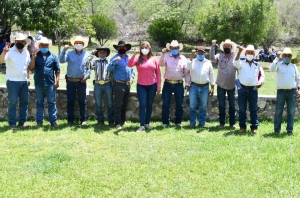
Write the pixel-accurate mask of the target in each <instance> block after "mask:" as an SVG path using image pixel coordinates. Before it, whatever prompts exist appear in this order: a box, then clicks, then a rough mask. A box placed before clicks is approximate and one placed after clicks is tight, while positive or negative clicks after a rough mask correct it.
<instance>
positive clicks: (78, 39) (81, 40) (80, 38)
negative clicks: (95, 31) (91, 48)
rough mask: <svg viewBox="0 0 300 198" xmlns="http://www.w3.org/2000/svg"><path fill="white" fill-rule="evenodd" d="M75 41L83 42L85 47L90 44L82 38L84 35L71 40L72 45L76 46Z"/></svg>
mask: <svg viewBox="0 0 300 198" xmlns="http://www.w3.org/2000/svg"><path fill="white" fill-rule="evenodd" d="M75 41H80V42H83V48H86V47H87V46H88V41H87V40H86V39H84V38H82V36H76V37H75V39H71V41H70V43H71V45H73V46H75V45H74V43H75Z"/></svg>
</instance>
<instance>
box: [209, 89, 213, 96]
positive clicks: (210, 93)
mask: <svg viewBox="0 0 300 198" xmlns="http://www.w3.org/2000/svg"><path fill="white" fill-rule="evenodd" d="M209 95H210V96H213V95H214V88H213V87H211V88H210V90H209Z"/></svg>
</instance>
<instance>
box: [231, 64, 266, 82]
mask: <svg viewBox="0 0 300 198" xmlns="http://www.w3.org/2000/svg"><path fill="white" fill-rule="evenodd" d="M256 64H257V65H256ZM233 65H234V66H235V67H236V68H237V69H238V78H239V81H240V83H241V84H242V85H245V86H255V85H257V83H258V75H259V72H260V73H261V76H260V79H259V82H261V83H262V84H263V83H264V82H265V73H264V70H263V68H262V67H261V66H260V65H259V63H253V62H252V63H251V66H250V65H249V63H248V62H247V61H246V60H238V61H235V62H234V63H233Z"/></svg>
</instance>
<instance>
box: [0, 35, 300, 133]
mask: <svg viewBox="0 0 300 198" xmlns="http://www.w3.org/2000/svg"><path fill="white" fill-rule="evenodd" d="M28 43H30V41H29V40H28V39H27V37H26V36H25V35H23V34H21V33H18V34H17V35H16V38H15V46H14V47H12V48H10V44H9V43H7V44H6V45H5V47H4V50H3V54H4V56H3V57H4V60H5V62H6V65H7V69H6V77H7V83H6V84H7V91H8V100H9V104H8V122H9V125H10V127H11V128H12V129H15V128H16V123H17V120H16V105H17V102H18V100H19V120H18V123H19V125H21V126H23V127H26V126H27V124H26V119H27V113H28V98H29V96H28V86H29V84H30V72H29V71H30V70H34V71H35V75H34V79H35V93H36V122H37V125H36V126H37V127H40V126H42V124H43V120H44V98H46V99H47V103H48V113H49V121H50V124H51V126H53V127H58V125H57V122H56V121H57V117H56V113H57V109H56V105H55V100H56V89H57V88H58V87H59V80H60V63H67V73H66V76H65V79H66V82H67V115H68V126H71V125H73V124H74V120H75V116H74V106H75V102H76V101H75V98H76V95H77V99H78V104H79V109H80V124H81V125H82V126H85V125H87V122H86V112H87V106H86V81H87V80H88V79H89V78H90V75H91V72H92V71H94V72H95V78H94V80H93V84H94V97H95V102H96V115H97V121H98V123H97V125H98V126H99V127H101V126H103V125H104V121H105V116H104V114H103V108H102V106H103V104H102V99H103V98H104V99H105V101H106V105H107V107H106V109H107V121H108V124H109V125H110V126H115V127H116V128H117V129H118V130H121V129H122V126H123V125H124V124H125V123H126V107H127V104H128V100H129V94H130V86H131V84H132V83H133V81H134V78H135V75H136V74H135V72H134V70H133V68H132V67H134V66H135V67H136V68H137V73H138V75H137V76H138V79H137V95H138V101H139V120H140V126H139V128H138V129H137V131H136V132H142V131H144V130H146V129H151V126H150V120H151V114H152V106H153V102H154V98H155V95H156V94H159V93H160V92H161V87H162V117H161V119H162V124H163V126H164V127H168V126H169V125H170V105H171V99H172V96H173V95H174V99H175V104H176V107H175V125H176V126H177V127H182V125H181V122H182V117H183V113H184V111H183V98H184V93H185V92H186V91H188V92H189V101H190V127H192V128H194V127H196V125H197V120H198V126H199V127H201V128H205V127H206V125H205V122H206V116H207V113H206V109H207V101H208V97H209V96H212V95H213V93H214V87H215V84H217V98H218V101H219V128H223V127H225V124H226V108H225V106H226V105H225V104H226V103H225V101H226V95H227V98H228V102H229V126H230V127H231V128H234V129H235V128H236V109H235V89H236V87H237V89H238V106H239V127H240V129H239V131H240V132H245V131H246V129H247V125H246V120H247V113H246V111H247V105H248V106H249V111H250V123H251V126H250V128H251V131H252V132H253V133H257V130H258V119H257V99H258V91H257V89H258V88H260V87H261V86H262V85H263V84H264V81H265V75H264V70H263V68H262V67H261V66H260V64H259V63H258V62H255V61H254V59H253V58H254V57H255V56H257V53H258V52H257V51H256V50H255V49H254V47H253V45H248V46H247V48H244V47H241V46H237V45H236V44H235V43H234V42H232V41H231V40H230V39H226V40H225V41H223V42H222V43H221V44H220V49H221V50H222V52H223V53H222V54H220V55H219V56H218V63H217V64H218V75H217V79H216V82H215V78H214V71H213V66H212V62H211V61H210V60H208V59H206V58H205V55H206V51H205V48H204V47H203V46H198V47H197V48H196V49H195V50H193V51H192V53H191V55H190V59H189V60H188V59H187V58H186V57H185V56H183V55H182V54H181V53H180V51H181V50H182V49H183V45H182V44H181V43H178V41H176V40H173V41H172V42H171V43H167V45H166V48H164V49H162V54H161V56H160V58H159V59H157V58H156V57H155V56H154V54H153V52H152V48H151V45H150V43H149V42H146V41H145V42H143V43H142V44H141V45H140V48H139V49H138V50H136V51H134V53H133V55H132V56H131V57H129V56H128V54H127V52H128V51H129V50H130V49H131V45H130V44H128V43H126V42H124V41H119V43H118V44H117V45H113V47H114V48H115V50H116V51H117V54H115V55H114V56H113V57H112V58H111V59H110V60H109V59H108V56H109V55H110V49H109V48H107V47H104V46H101V47H99V48H96V49H95V50H93V51H92V52H91V53H88V52H87V51H85V50H84V49H85V48H86V47H87V45H88V43H87V40H85V39H84V38H82V37H81V36H76V38H75V39H73V40H71V42H70V43H71V45H72V46H73V47H74V50H71V51H67V50H68V49H69V48H70V46H69V45H65V46H64V49H63V50H62V52H61V54H60V55H59V57H58V58H57V56H56V55H54V54H53V53H51V52H50V50H49V48H50V47H51V41H50V40H49V39H47V38H46V37H42V38H41V39H40V40H37V41H35V50H34V51H33V53H32V54H31V58H30V54H29V52H28V51H27V50H24V46H25V45H26V44H28ZM237 47H238V53H237V54H235V51H236V49H237ZM167 50H168V51H170V53H166V52H167ZM241 54H243V55H244V56H245V60H241V59H240V55H241ZM94 55H95V56H96V57H97V59H95V60H93V58H94ZM292 58H293V57H292V53H291V50H290V49H289V48H286V49H285V50H283V52H282V54H281V55H277V57H276V58H275V59H274V61H273V63H272V65H271V66H270V71H275V72H276V73H277V88H278V90H277V102H276V114H275V122H274V132H275V133H279V132H280V130H281V121H282V111H283V107H284V103H285V102H286V103H287V106H288V124H287V125H288V126H287V132H288V134H289V135H292V134H293V133H292V131H293V124H294V115H295V103H296V98H297V97H299V96H300V91H298V90H299V87H300V80H299V72H298V69H297V67H296V66H294V65H293V64H291V63H290V61H291V59H292ZM160 67H165V73H164V83H163V86H162V85H161V84H162V80H161V71H160ZM236 75H237V76H238V78H236ZM279 79H280V82H279ZM185 90H186V91H185Z"/></svg>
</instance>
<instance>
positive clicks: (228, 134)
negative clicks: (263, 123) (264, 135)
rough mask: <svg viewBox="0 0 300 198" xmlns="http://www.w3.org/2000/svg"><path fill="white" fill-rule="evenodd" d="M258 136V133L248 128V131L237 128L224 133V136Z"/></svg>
mask: <svg viewBox="0 0 300 198" xmlns="http://www.w3.org/2000/svg"><path fill="white" fill-rule="evenodd" d="M232 135H234V136H256V135H258V134H255V133H252V132H251V130H247V131H246V132H239V131H238V130H236V129H230V131H229V132H226V133H224V134H223V136H224V137H228V136H232Z"/></svg>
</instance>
